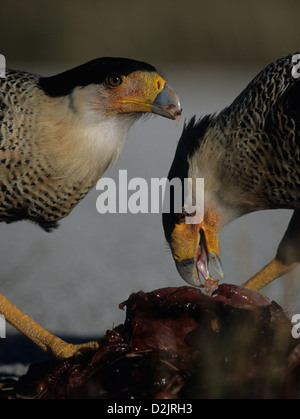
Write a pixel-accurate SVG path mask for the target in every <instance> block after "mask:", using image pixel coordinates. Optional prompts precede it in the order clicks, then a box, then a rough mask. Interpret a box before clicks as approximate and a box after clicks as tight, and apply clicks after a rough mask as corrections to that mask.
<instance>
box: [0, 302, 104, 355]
mask: <svg viewBox="0 0 300 419" xmlns="http://www.w3.org/2000/svg"><path fill="white" fill-rule="evenodd" d="M0 314H2V315H3V316H4V317H5V320H6V321H7V322H9V323H10V324H11V325H12V326H14V327H15V328H16V329H18V330H19V331H20V332H21V333H23V334H24V335H25V336H27V337H28V338H29V339H30V340H31V341H32V342H34V343H35V344H36V345H37V346H39V347H40V348H41V349H42V350H43V351H44V352H46V353H47V354H48V355H49V356H50V357H52V358H55V359H59V360H64V359H67V358H71V357H77V356H82V355H84V354H85V353H87V352H89V351H93V350H97V349H98V348H99V346H100V340H99V341H95V342H87V343H82V344H79V345H73V344H71V343H67V342H65V341H63V340H62V339H60V338H58V337H56V336H54V335H53V334H52V333H50V332H48V331H47V330H46V329H44V328H43V327H42V326H40V325H39V324H37V323H36V322H35V321H34V320H32V319H31V318H30V317H29V316H27V315H26V314H24V313H22V311H20V310H19V309H18V308H17V307H16V306H14V305H13V304H12V303H10V302H9V301H8V300H7V299H6V298H5V297H4V296H3V295H2V294H0Z"/></svg>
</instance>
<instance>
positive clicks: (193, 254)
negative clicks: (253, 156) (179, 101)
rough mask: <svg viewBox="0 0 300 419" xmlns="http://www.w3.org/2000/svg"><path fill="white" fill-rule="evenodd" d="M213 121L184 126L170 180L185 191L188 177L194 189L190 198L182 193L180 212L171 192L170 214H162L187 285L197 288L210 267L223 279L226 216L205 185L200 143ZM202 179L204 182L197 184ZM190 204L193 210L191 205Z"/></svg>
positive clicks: (166, 235) (175, 259)
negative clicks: (222, 231)
mask: <svg viewBox="0 0 300 419" xmlns="http://www.w3.org/2000/svg"><path fill="white" fill-rule="evenodd" d="M210 122H211V118H210V117H209V116H208V117H205V118H203V119H201V120H200V121H199V122H198V123H197V124H195V120H194V119H192V120H191V121H190V123H189V124H188V126H185V127H184V130H183V133H182V136H181V138H180V140H179V143H178V146H177V149H176V153H175V157H174V160H173V163H172V165H171V168H170V171H169V176H168V178H169V181H171V180H172V179H174V178H179V179H180V180H181V184H182V191H183V189H184V185H185V183H184V179H186V178H187V179H191V180H192V182H194V187H193V188H192V189H191V191H192V195H191V196H189V197H188V199H187V197H186V191H185V193H184V192H183V193H182V196H181V202H182V208H180V210H178V209H177V208H179V206H178V205H177V208H175V201H176V202H178V199H177V197H175V195H174V194H175V191H176V189H175V188H174V189H173V190H172V191H171V193H170V198H171V199H170V202H171V205H170V210H169V211H167V209H168V208H167V207H165V210H166V211H164V213H163V227H164V232H165V237H166V240H167V242H168V245H169V247H170V249H171V252H172V256H173V259H174V261H175V264H176V267H177V270H178V272H179V274H180V275H181V277H182V278H183V279H184V280H185V281H186V282H188V283H189V284H191V285H194V286H198V287H200V286H202V284H203V279H204V280H207V279H209V278H210V273H209V268H208V266H209V265H210V267H211V268H212V269H213V270H214V271H215V272H216V273H217V274H218V275H219V276H220V277H223V276H224V274H223V270H222V266H221V261H220V255H219V240H218V234H219V229H220V227H221V226H222V225H223V223H224V219H223V213H222V212H221V211H220V210H219V207H218V205H215V201H214V199H211V197H213V193H211V190H210V185H209V183H210V182H211V181H209V182H206V180H208V178H207V177H206V176H205V175H204V172H203V165H202V162H203V160H202V156H201V151H202V150H203V149H201V144H203V137H204V136H205V133H206V132H207V130H208V128H209V125H210ZM201 142H202V143H201ZM212 164H213V163H212ZM206 173H208V170H207V171H206ZM200 178H202V179H203V182H201V183H199V184H198V183H197V182H195V180H196V179H200ZM191 202H192V203H193V204H194V205H193V207H191V204H189V203H191ZM189 208H190V209H189ZM191 208H192V210H191Z"/></svg>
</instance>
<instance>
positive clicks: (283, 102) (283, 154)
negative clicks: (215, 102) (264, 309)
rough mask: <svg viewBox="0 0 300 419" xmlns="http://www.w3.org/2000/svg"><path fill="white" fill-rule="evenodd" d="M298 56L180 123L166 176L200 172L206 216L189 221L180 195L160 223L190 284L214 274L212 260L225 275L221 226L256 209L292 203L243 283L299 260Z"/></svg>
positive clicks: (260, 282)
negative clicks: (274, 243)
mask: <svg viewBox="0 0 300 419" xmlns="http://www.w3.org/2000/svg"><path fill="white" fill-rule="evenodd" d="M299 62H300V54H292V55H288V56H286V57H284V58H281V59H279V60H278V61H275V62H273V63H272V64H270V65H269V66H267V67H266V68H265V69H264V70H262V71H261V72H260V73H259V74H258V75H257V76H256V77H255V78H254V79H253V81H252V82H251V83H250V84H249V85H248V86H247V87H246V88H245V90H244V91H243V92H242V93H241V94H240V95H239V96H238V97H237V98H236V99H235V100H234V102H233V103H232V104H231V105H230V106H228V107H226V108H225V109H224V110H223V111H221V112H220V113H218V114H215V115H206V116H204V117H202V118H200V119H199V120H197V121H196V119H195V117H193V118H192V119H191V120H190V121H189V123H188V124H185V126H184V129H183V133H182V136H181V138H180V140H179V143H178V146H177V149H176V152H175V156H174V160H173V163H172V165H171V168H170V171H169V176H168V177H169V180H171V179H174V178H179V179H181V180H183V179H184V178H191V179H195V178H204V215H203V218H201V220H199V221H200V222H197V223H194V224H193V223H190V224H188V223H187V222H186V217H187V216H189V217H190V216H194V214H189V208H187V205H186V202H184V204H183V208H182V211H181V212H180V213H175V210H174V208H173V209H172V211H171V212H170V213H164V214H163V226H164V232H165V237H166V240H167V242H168V243H169V246H170V248H171V251H172V255H173V258H174V260H175V264H176V267H177V270H178V272H179V274H180V275H181V276H182V277H183V279H184V280H185V281H187V282H188V283H190V284H192V285H195V286H202V283H201V279H202V277H203V278H204V280H205V281H210V280H211V279H212V278H211V277H210V273H209V268H208V266H209V265H210V268H212V269H213V270H214V271H215V272H216V273H217V274H218V275H219V276H221V277H223V276H224V274H223V270H222V266H221V261H220V256H219V245H218V237H219V233H220V231H221V229H222V228H223V227H224V226H225V225H226V224H228V223H229V222H231V221H233V220H235V219H236V218H238V217H240V216H242V215H244V214H247V213H251V212H253V211H258V210H266V209H275V208H289V209H294V213H293V216H292V218H291V221H290V223H289V225H288V228H287V230H286V233H285V234H284V237H283V239H282V240H281V242H280V244H279V247H278V250H277V254H276V256H275V258H274V259H273V260H272V261H271V262H270V263H269V264H268V265H266V266H265V267H264V268H263V269H262V270H261V271H259V272H258V273H257V274H256V275H254V276H253V277H252V278H251V279H249V280H248V281H247V282H246V283H245V284H244V286H245V287H247V288H251V289H254V290H258V289H260V288H262V287H263V286H265V285H266V284H268V283H269V282H271V281H272V280H274V279H275V278H277V277H279V276H281V275H283V274H285V273H287V272H288V271H290V270H291V269H293V268H295V267H296V266H297V265H298V264H299V262H300V78H299V77H300V72H299V67H300V65H299ZM193 198H194V199H195V192H194V195H193ZM190 208H192V207H190Z"/></svg>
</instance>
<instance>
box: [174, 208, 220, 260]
mask: <svg viewBox="0 0 300 419" xmlns="http://www.w3.org/2000/svg"><path fill="white" fill-rule="evenodd" d="M218 218H219V217H218V214H217V212H214V211H213V210H209V211H207V212H205V214H204V218H203V221H202V222H201V223H200V224H186V223H185V222H184V220H183V221H182V222H181V223H180V224H176V225H175V228H174V230H173V233H172V238H171V243H170V245H171V249H172V252H173V257H174V259H175V260H176V261H178V262H182V261H183V260H185V259H191V258H195V257H196V254H197V246H198V243H199V232H200V230H202V231H203V233H204V236H205V242H206V248H207V251H208V253H215V254H216V255H217V257H219V237H218V234H217V226H218Z"/></svg>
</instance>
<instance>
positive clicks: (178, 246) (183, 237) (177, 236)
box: [170, 219, 224, 287]
mask: <svg viewBox="0 0 300 419" xmlns="http://www.w3.org/2000/svg"><path fill="white" fill-rule="evenodd" d="M170 246H171V250H172V253H173V257H174V260H175V264H176V268H177V270H178V273H179V275H180V276H181V277H182V278H183V279H184V280H185V281H186V282H188V283H189V284H191V285H193V286H196V287H202V286H203V283H202V281H203V280H204V282H205V281H206V280H208V279H212V278H211V276H210V272H209V267H210V268H211V269H212V270H213V271H214V272H215V273H216V274H217V275H218V276H219V277H221V278H224V272H223V269H222V264H221V260H220V256H219V245H218V237H217V233H216V225H214V224H212V223H210V222H208V223H207V222H205V219H204V220H203V221H202V222H201V223H200V224H198V225H197V226H195V225H194V226H193V225H189V224H184V223H181V224H180V225H178V224H177V225H175V228H174V231H173V234H172V238H171V244H170Z"/></svg>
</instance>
